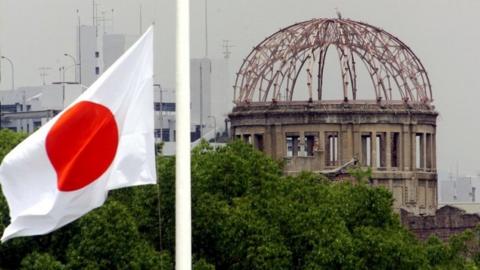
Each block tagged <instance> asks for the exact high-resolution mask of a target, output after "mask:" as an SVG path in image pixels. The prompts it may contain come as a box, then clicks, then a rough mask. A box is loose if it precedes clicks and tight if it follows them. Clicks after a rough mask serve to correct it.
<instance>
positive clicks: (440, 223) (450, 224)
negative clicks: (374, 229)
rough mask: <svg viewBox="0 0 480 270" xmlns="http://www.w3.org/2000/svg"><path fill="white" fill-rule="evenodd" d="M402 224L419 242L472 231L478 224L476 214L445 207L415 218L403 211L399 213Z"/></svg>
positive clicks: (443, 238)
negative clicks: (434, 237)
mask: <svg viewBox="0 0 480 270" xmlns="http://www.w3.org/2000/svg"><path fill="white" fill-rule="evenodd" d="M400 218H401V221H402V224H403V225H404V226H405V227H407V228H408V229H409V230H410V231H411V232H413V233H414V234H415V235H416V236H417V238H419V239H421V240H425V239H427V238H428V237H429V236H430V235H436V236H437V237H439V238H440V239H442V240H447V239H448V238H449V237H450V236H452V235H454V234H456V233H460V232H463V231H465V230H466V229H473V228H475V227H476V226H477V225H478V224H480V216H479V215H478V214H467V213H466V212H465V211H464V210H461V209H459V208H456V207H453V206H449V205H446V206H444V207H442V208H440V209H438V210H437V211H436V212H435V214H434V215H427V216H417V215H414V214H413V213H409V212H407V211H405V210H403V209H402V210H401V211H400Z"/></svg>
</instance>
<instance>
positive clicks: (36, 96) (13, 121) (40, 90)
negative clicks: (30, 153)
mask: <svg viewBox="0 0 480 270" xmlns="http://www.w3.org/2000/svg"><path fill="white" fill-rule="evenodd" d="M82 90H83V89H82V87H80V86H79V85H65V88H64V87H63V85H42V86H31V87H20V88H17V89H15V90H13V91H12V90H9V91H0V101H1V104H2V105H1V114H2V117H1V120H2V121H1V124H2V128H8V129H11V130H13V131H22V132H27V133H32V132H33V131H35V130H36V129H38V128H39V127H40V126H42V125H43V124H45V123H46V122H47V121H48V120H50V119H51V118H52V117H54V116H55V115H56V114H57V113H58V112H60V111H61V110H62V109H63V107H64V103H65V104H70V103H71V102H72V101H73V100H74V99H75V98H77V97H78V96H79V95H80V94H81V93H82ZM64 96H65V100H63V97H64Z"/></svg>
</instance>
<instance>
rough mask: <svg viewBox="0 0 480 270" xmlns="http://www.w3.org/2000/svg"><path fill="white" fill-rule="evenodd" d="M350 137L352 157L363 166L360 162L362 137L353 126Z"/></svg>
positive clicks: (361, 161)
mask: <svg viewBox="0 0 480 270" xmlns="http://www.w3.org/2000/svg"><path fill="white" fill-rule="evenodd" d="M351 132H352V133H351V134H352V135H351V136H352V140H353V157H355V158H357V160H358V162H359V163H360V164H363V162H364V161H363V160H362V154H361V153H362V137H361V134H360V130H359V128H358V127H357V126H353V127H352V129H351Z"/></svg>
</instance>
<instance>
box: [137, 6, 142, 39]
mask: <svg viewBox="0 0 480 270" xmlns="http://www.w3.org/2000/svg"><path fill="white" fill-rule="evenodd" d="M139 13H140V14H139V15H140V16H139V17H138V19H139V24H138V25H139V27H140V28H139V31H138V34H139V35H142V29H143V26H142V4H141V3H140V8H139Z"/></svg>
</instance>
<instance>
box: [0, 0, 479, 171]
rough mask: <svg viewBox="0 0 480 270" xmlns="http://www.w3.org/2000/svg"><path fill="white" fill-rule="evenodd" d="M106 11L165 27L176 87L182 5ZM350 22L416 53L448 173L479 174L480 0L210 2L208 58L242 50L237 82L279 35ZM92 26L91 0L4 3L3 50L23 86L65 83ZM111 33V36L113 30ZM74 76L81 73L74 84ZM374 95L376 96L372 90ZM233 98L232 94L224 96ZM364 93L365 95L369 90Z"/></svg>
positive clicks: (195, 36)
mask: <svg viewBox="0 0 480 270" xmlns="http://www.w3.org/2000/svg"><path fill="white" fill-rule="evenodd" d="M204 1H205V0H194V1H191V26H192V27H191V31H192V34H191V41H192V43H191V55H192V57H203V56H204V48H205V47H204V44H205V41H204V40H205V39H204V23H203V22H204V3H205V2H204ZM97 3H98V4H100V6H99V10H105V11H110V10H111V9H114V27H113V31H114V32H117V33H125V34H130V35H132V36H134V35H138V33H139V13H140V6H142V15H143V28H144V29H145V28H146V27H147V26H148V25H149V24H150V23H151V22H153V21H155V22H156V29H155V34H156V36H155V42H156V44H155V50H156V51H155V73H156V76H155V80H156V82H158V83H161V84H162V85H164V86H165V87H174V82H175V78H174V69H175V66H174V60H175V59H174V56H175V53H174V52H175V43H174V42H175V1H173V0H169V1H165V0H142V1H140V0H97ZM336 8H338V10H340V11H341V13H342V15H343V17H346V18H350V19H353V20H359V21H363V22H367V23H369V24H372V25H374V26H377V27H380V28H382V29H384V30H386V31H388V32H390V33H392V34H394V35H395V36H397V37H398V38H400V40H402V41H403V42H404V43H406V44H407V45H408V46H409V47H410V48H412V49H413V51H414V52H415V54H416V55H417V56H418V57H419V58H420V60H421V61H422V63H423V64H424V66H425V67H426V69H427V71H428V74H429V76H430V81H431V83H432V88H433V95H434V99H435V102H434V104H435V106H436V108H437V110H438V111H439V112H440V116H439V118H438V123H437V124H438V131H437V132H438V133H437V156H438V166H439V169H440V170H443V171H449V170H453V171H455V166H456V164H457V162H458V164H459V167H460V171H461V172H462V171H463V172H467V173H477V172H480V165H479V161H480V155H479V150H480V120H479V118H480V117H479V116H480V106H478V104H477V103H478V102H479V101H480V74H479V71H480V51H479V50H480V31H479V30H478V27H479V26H480V16H479V12H480V1H478V0H428V1H427V0H423V1H418V0H398V1H386V0H375V1H374V0H362V1H358V0H351V1H326V0H235V1H234V0H208V14H209V16H208V20H209V30H208V32H209V39H208V42H209V56H210V57H213V58H220V57H222V47H221V45H222V40H225V39H228V40H230V41H231V43H232V44H233V45H234V46H235V47H233V48H232V49H231V50H232V53H233V54H232V57H231V59H230V70H231V71H232V77H233V73H234V72H235V71H236V70H238V68H239V67H240V64H241V61H242V59H243V58H244V57H246V56H247V54H248V53H249V52H250V50H251V49H252V47H253V46H255V45H256V44H258V43H259V42H260V41H262V40H263V39H264V38H265V37H266V36H268V35H270V34H272V33H273V32H276V31H278V30H279V29H280V28H283V27H286V26H288V25H291V24H293V23H295V22H299V21H304V20H308V19H312V18H322V17H335V16H336V15H335V9H336ZM76 9H79V10H80V15H81V21H82V24H91V23H92V1H86V0H42V1H38V0H30V1H27V0H21V1H19V0H0V50H1V53H2V54H3V55H5V56H7V57H9V58H11V59H12V60H13V61H14V64H15V83H16V86H17V87H18V86H27V85H39V84H41V78H40V76H39V73H40V72H39V70H38V68H39V67H42V66H46V67H51V68H52V71H51V72H50V77H49V78H47V81H52V80H57V79H58V73H57V72H56V70H58V67H59V66H62V65H70V63H71V59H68V58H66V57H64V56H63V53H65V52H69V53H71V54H75V26H76V23H77V18H76V12H75V10H76ZM107 31H108V32H110V31H112V29H111V26H107ZM9 69H10V67H9V65H8V64H7V63H5V62H3V63H2V82H1V84H0V89H3V90H5V89H9V88H10V80H9V78H10V73H9V72H10V70H9ZM71 76H73V74H72V75H71ZM368 90H370V89H368ZM225 91H232V89H225ZM359 91H362V90H361V89H360V90H359Z"/></svg>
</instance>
